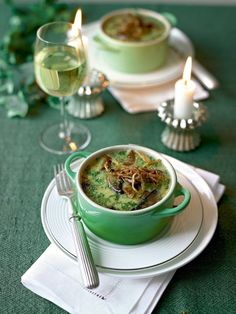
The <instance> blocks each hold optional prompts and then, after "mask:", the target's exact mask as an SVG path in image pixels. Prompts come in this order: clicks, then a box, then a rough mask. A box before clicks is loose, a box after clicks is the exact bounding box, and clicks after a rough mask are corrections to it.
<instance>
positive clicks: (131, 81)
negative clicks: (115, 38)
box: [83, 22, 194, 88]
mask: <svg viewBox="0 0 236 314" xmlns="http://www.w3.org/2000/svg"><path fill="white" fill-rule="evenodd" d="M97 29H98V22H94V23H90V24H87V25H84V26H83V34H84V36H86V37H87V45H88V47H87V48H88V57H89V63H90V66H91V67H94V68H96V69H98V70H100V71H102V72H103V73H104V74H106V76H107V77H108V79H109V80H110V83H111V86H116V87H121V88H140V87H148V86H154V85H161V84H164V83H167V82H170V81H172V80H176V79H177V78H179V77H180V76H181V74H182V72H183V67H184V63H185V61H186V58H187V57H188V56H193V54H194V48H193V45H192V43H191V41H190V39H189V38H188V37H187V36H186V35H185V34H184V33H183V32H182V31H181V30H179V29H178V28H173V29H172V30H171V32H170V39H169V45H170V50H169V54H168V58H167V61H166V63H165V65H163V66H162V67H161V68H160V69H158V70H156V71H153V72H149V73H145V74H127V73H122V72H118V71H116V70H113V69H111V68H109V67H108V66H107V64H106V62H104V61H102V58H101V53H102V52H101V50H99V44H97V43H95V42H94V40H93V37H94V35H95V34H96V32H97ZM178 51H179V52H178Z"/></svg>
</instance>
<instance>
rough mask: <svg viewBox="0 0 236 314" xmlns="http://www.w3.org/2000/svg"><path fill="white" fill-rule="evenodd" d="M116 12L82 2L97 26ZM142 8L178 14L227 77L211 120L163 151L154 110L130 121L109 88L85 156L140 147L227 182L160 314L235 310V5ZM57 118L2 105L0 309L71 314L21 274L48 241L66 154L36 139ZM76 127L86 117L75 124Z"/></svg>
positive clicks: (201, 52) (2, 22)
mask: <svg viewBox="0 0 236 314" xmlns="http://www.w3.org/2000/svg"><path fill="white" fill-rule="evenodd" d="M126 6H130V5H126ZM138 6H139V7H141V5H138ZM119 7H125V5H115V4H109V5H108V4H106V5H95V4H91V5H83V11H84V14H85V17H86V22H90V21H94V20H96V19H97V18H99V17H100V16H102V14H104V13H106V12H108V11H110V10H113V9H115V8H119ZM142 7H146V8H150V9H154V10H159V9H160V10H161V11H169V12H172V13H174V14H175V15H176V16H177V18H178V20H179V23H178V27H179V28H180V29H182V30H183V31H184V32H185V33H186V34H187V35H188V36H189V37H190V38H191V39H192V41H193V43H194V45H195V49H196V55H197V58H198V60H199V61H200V62H202V63H203V64H204V65H205V66H207V67H208V68H209V70H210V71H212V72H213V73H214V74H215V75H216V76H217V78H219V80H220V88H219V89H217V90H215V91H213V92H212V93H211V97H210V98H209V99H208V100H207V101H206V102H205V104H206V105H207V107H208V110H209V118H208V120H207V122H206V123H205V124H204V125H203V126H202V127H201V129H200V132H201V136H202V143H201V146H200V147H199V148H198V149H197V150H195V151H192V152H188V153H177V152H174V151H171V150H169V149H167V148H165V147H164V146H163V144H162V143H161V141H160V134H161V132H162V130H163V127H164V126H163V124H162V123H161V122H160V121H159V119H158V118H157V115H156V113H142V114H137V115H130V114H128V113H126V112H125V111H124V110H123V109H122V108H121V107H120V105H119V103H118V102H117V101H115V100H114V98H113V97H112V96H111V95H110V94H109V93H108V92H106V93H105V95H104V102H105V112H104V114H103V115H102V116H101V117H98V118H96V119H93V120H88V121H82V123H83V124H84V125H86V126H88V127H89V129H90V130H91V132H92V141H91V144H90V145H89V147H88V150H90V151H95V150H97V149H99V148H102V147H104V146H108V145H114V144H121V143H136V144H140V145H146V146H148V147H151V148H153V149H156V150H158V151H160V152H163V153H166V154H169V155H171V156H173V157H175V158H178V159H180V160H182V161H185V162H187V163H191V164H194V165H195V166H198V167H201V168H204V169H207V170H209V171H213V172H216V173H218V174H219V175H220V176H221V181H222V183H224V184H225V185H226V192H225V194H224V196H223V198H222V199H221V201H220V203H219V222H218V227H217V229H216V232H215V235H214V237H213V239H212V241H211V242H210V244H209V245H208V246H207V248H206V249H205V250H204V251H203V252H202V253H201V254H200V256H198V257H197V258H196V259H195V260H194V261H192V262H191V263H189V264H188V265H186V266H184V267H182V268H181V269H179V270H178V271H177V272H176V274H175V276H174V278H173V279H172V281H171V283H170V284H169V286H168V288H167V289H166V291H165V293H164V295H163V296H162V298H161V300H160V302H159V303H158V305H157V306H156V308H155V310H154V313H159V314H169V313H170V314H172V313H173V314H174V313H178V314H180V313H181V312H183V311H186V312H188V313H189V314H195V313H197V314H201V313H202V314H208V313H209V314H210V313H215V314H217V313H227V314H228V313H230V314H231V313H232V314H234V313H236V298H235V292H236V245H235V244H236V195H235V194H236V192H235V188H236V175H235V164H236V145H235V142H236V138H235V124H236V119H235V107H236V58H235V50H236V41H235V33H236V23H235V20H236V7H223V6H222V7H205V6H171V5H168V6H167V5H163V6H159V5H154V4H153V5H142ZM0 15H1V18H0V27H1V32H2V33H3V31H4V30H6V28H7V11H6V10H5V7H4V6H3V5H0ZM58 119H59V114H58V112H57V111H55V110H54V109H51V108H47V107H45V108H44V109H43V110H41V111H40V114H39V115H37V116H33V117H27V118H25V119H20V118H19V119H18V118H14V119H8V118H6V114H5V111H4V110H3V108H0V130H1V132H0V187H1V189H0V195H1V203H0V204H1V211H0V213H1V219H0V245H1V252H0V279H1V285H0V313H4V314H5V313H16V314H21V313H27V314H28V313H29V314H34V313H37V314H39V313H53V314H54V313H57V314H59V313H64V311H63V310H62V309H60V308H58V307H57V306H55V305H54V304H52V303H50V302H48V301H46V300H44V299H42V298H40V297H38V296H36V295H35V294H33V293H32V292H30V291H29V290H27V289H26V288H24V287H23V286H22V285H21V283H20V277H21V275H22V274H23V273H24V272H25V271H26V270H27V269H28V268H29V267H30V266H31V265H32V263H33V262H34V261H35V260H36V259H37V258H38V257H39V256H40V255H41V254H42V253H43V251H44V250H45V249H46V248H47V246H48V245H49V241H48V239H47V237H46V235H45V233H44V231H43V228H42V225H41V220H40V205H41V200H42V196H43V194H44V191H45V189H46V187H47V185H48V184H49V182H50V180H51V179H52V165H53V164H55V163H57V162H58V161H64V159H65V158H64V157H59V156H55V155H51V154H49V153H47V152H45V151H43V150H42V149H41V147H40V146H39V144H38V136H39V133H40V131H41V130H42V129H43V128H44V127H45V126H46V125H48V124H50V123H52V122H56V121H58ZM76 123H81V121H79V120H76ZM94 313H95V314H96V311H95V312H94ZM88 314H90V313H88ZM120 314H125V313H120ZM140 314H142V313H140Z"/></svg>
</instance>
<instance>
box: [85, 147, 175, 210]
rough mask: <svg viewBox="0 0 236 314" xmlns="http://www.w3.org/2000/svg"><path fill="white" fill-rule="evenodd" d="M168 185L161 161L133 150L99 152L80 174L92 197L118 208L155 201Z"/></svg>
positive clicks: (136, 207) (104, 204)
mask: <svg viewBox="0 0 236 314" xmlns="http://www.w3.org/2000/svg"><path fill="white" fill-rule="evenodd" d="M169 186H170V176H169V174H168V171H167V169H166V168H165V166H164V165H163V163H162V161H161V160H159V159H158V160H155V159H153V158H152V157H149V156H148V155H146V154H144V153H141V152H138V151H134V150H130V151H118V152H112V153H110V154H107V155H104V156H100V157H98V158H96V159H95V160H94V161H93V162H91V163H90V164H89V165H88V166H87V167H86V168H85V170H84V172H83V176H82V189H83V191H84V192H85V194H86V195H87V196H88V197H89V198H90V199H91V200H92V201H94V202H95V203H97V204H99V205H101V206H103V207H106V208H109V209H114V210H120V211H132V210H138V209H142V208H145V207H148V206H151V205H153V204H155V203H156V202H158V201H160V200H161V199H162V198H163V197H164V196H165V195H166V193H167V192H168V190H169Z"/></svg>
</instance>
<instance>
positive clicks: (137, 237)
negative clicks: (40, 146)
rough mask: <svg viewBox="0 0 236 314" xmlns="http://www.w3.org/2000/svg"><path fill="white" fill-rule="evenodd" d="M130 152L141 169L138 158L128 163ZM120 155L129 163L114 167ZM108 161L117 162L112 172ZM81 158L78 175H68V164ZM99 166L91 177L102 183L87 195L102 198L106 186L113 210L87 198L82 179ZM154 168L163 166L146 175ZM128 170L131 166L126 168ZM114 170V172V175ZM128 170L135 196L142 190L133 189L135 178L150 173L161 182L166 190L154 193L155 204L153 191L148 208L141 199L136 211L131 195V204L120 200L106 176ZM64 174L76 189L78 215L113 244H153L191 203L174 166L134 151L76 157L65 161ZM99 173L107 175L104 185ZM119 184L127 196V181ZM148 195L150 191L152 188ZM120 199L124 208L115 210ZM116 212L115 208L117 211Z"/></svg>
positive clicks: (141, 150)
mask: <svg viewBox="0 0 236 314" xmlns="http://www.w3.org/2000/svg"><path fill="white" fill-rule="evenodd" d="M130 152H135V154H136V156H141V157H142V158H143V156H144V157H145V158H144V162H143V163H144V165H143V164H142V163H140V160H139V159H138V157H135V158H136V159H135V161H132V160H131V158H130ZM124 154H129V162H127V160H128V159H125V160H126V162H121V163H119V162H117V160H119V159H118V157H119V155H120V156H122V155H124ZM111 156H118V157H116V158H115V159H113V161H114V165H113V166H111V161H110V158H111ZM125 156H126V155H125ZM146 157H147V158H146ZM81 158H83V160H82V161H81V163H80V166H79V168H78V170H77V171H76V172H75V171H73V170H72V169H71V164H72V163H73V161H75V160H77V159H81ZM104 158H105V159H104ZM122 158H123V157H122ZM103 159H104V160H106V161H105V162H104V163H103V164H102V163H101V162H100V161H101V160H103ZM147 160H148V161H147ZM113 161H112V162H113ZM99 162H100V165H102V166H99V168H98V169H96V171H95V173H97V175H98V180H100V181H98V184H96V185H94V186H91V189H90V192H91V195H92V196H94V195H95V196H96V192H97V193H100V192H101V191H102V193H103V190H102V189H103V188H104V186H105V185H107V186H108V194H109V197H108V198H107V201H108V202H110V200H112V198H113V199H114V200H115V201H114V202H113V205H112V206H111V207H108V206H107V207H106V205H104V204H105V203H101V202H100V201H101V200H100V199H99V198H98V201H96V202H95V200H94V199H93V197H91V196H90V195H89V194H88V193H87V190H86V185H88V184H87V183H86V184H85V183H84V180H85V178H87V177H88V173H89V171H90V169H92V167H93V165H96V163H99ZM102 162H103V161H102ZM134 162H135V163H136V164H135V163H134ZM156 162H157V164H160V165H161V167H162V168H161V169H162V170H159V169H158V170H153V168H151V169H148V164H150V165H151V166H150V167H154V166H152V164H154V163H156ZM132 163H133V164H132ZM130 164H131V166H129V165H130ZM116 165H118V166H116ZM124 165H125V166H124ZM109 167H110V168H109ZM113 167H114V168H115V167H117V169H118V170H116V169H114V168H113ZM130 167H133V168H132V169H135V173H134V174H133V175H132V179H134V180H132V182H131V183H130V186H132V187H133V189H134V191H137V189H139V188H140V184H139V186H138V185H137V184H136V183H138V182H136V183H135V176H136V173H143V172H144V173H150V175H151V176H153V173H154V174H156V175H158V178H164V179H163V183H164V184H165V186H164V187H165V188H164V189H163V188H162V185H160V187H158V188H157V190H158V193H157V195H158V198H157V199H156V200H155V199H153V200H152V202H150V200H151V198H149V199H148V196H149V195H151V194H152V192H153V191H152V192H150V193H149V194H148V196H147V197H146V201H147V200H148V202H149V203H147V204H146V205H143V206H139V205H140V204H141V203H142V202H143V200H144V199H145V197H142V198H141V202H140V201H139V200H138V201H137V202H138V206H136V205H133V204H132V202H135V201H136V199H135V193H136V192H134V191H133V190H132V189H131V193H133V195H131V198H130V202H127V195H124V191H121V190H118V189H117V185H116V186H115V189H114V184H113V185H112V184H111V182H110V181H109V180H110V179H109V176H110V175H112V176H113V177H114V173H115V171H118V172H119V175H120V173H124V169H125V171H126V173H127V171H128V172H130V171H131V170H130ZM127 169H128V170H127ZM137 169H138V170H137ZM65 170H66V172H67V174H68V175H69V176H70V178H71V179H72V180H73V182H74V183H75V186H76V190H77V198H78V207H79V208H78V214H79V216H80V217H81V219H82V221H83V222H84V224H85V225H86V226H87V227H88V228H89V229H90V231H92V232H93V233H94V234H96V235H97V236H99V237H101V238H102V239H105V240H107V241H111V242H114V243H119V244H138V243H142V242H145V241H148V240H150V239H152V238H153V237H155V236H157V235H158V234H160V233H161V232H162V231H163V229H164V228H165V227H167V226H168V224H169V223H170V222H171V220H172V218H173V217H174V216H175V215H177V214H179V213H180V212H181V211H183V210H184V209H185V208H186V206H187V205H188V203H189V201H190V193H189V191H188V190H186V189H185V188H184V187H182V186H181V185H180V184H179V183H178V182H177V177H176V173H175V170H174V168H173V167H172V165H171V164H170V163H169V162H168V161H167V160H166V159H165V158H163V157H162V155H161V154H159V153H158V152H156V151H154V150H152V149H149V148H146V147H142V146H138V145H131V144H130V145H116V146H110V147H106V148H103V149H100V150H98V151H96V152H94V153H92V154H88V153H86V152H75V153H73V154H72V155H70V156H69V157H68V158H67V160H66V162H65ZM106 171H108V172H106ZM103 172H104V173H105V178H106V179H105V181H104V182H102V181H101V179H102V176H103ZM163 174H164V175H163ZM145 175H146V174H145ZM137 176H138V175H137ZM158 180H159V179H158ZM149 181H150V178H149V179H148V180H147V182H148V183H147V184H146V185H147V187H150V182H149ZM160 182H161V181H160ZM121 184H122V186H123V190H125V188H126V190H127V188H129V189H130V186H128V187H127V186H126V187H124V185H125V184H126V182H125V176H124V177H122V181H121ZM135 184H136V186H135ZM140 189H141V188H140ZM151 189H153V188H152V187H151ZM165 189H166V190H165ZM114 190H115V191H114ZM159 191H163V192H159ZM112 193H113V194H112ZM125 193H126V191H125ZM145 193H146V192H145ZM100 194H101V193H100ZM88 195H89V196H88ZM102 195H103V194H102ZM180 195H182V196H183V198H182V200H181V202H180V203H179V204H178V205H177V206H173V204H174V200H175V198H176V197H177V196H180ZM129 196H130V195H128V197H129ZM119 199H122V202H127V203H126V204H125V207H124V206H123V205H122V206H123V207H122V206H121V208H119V203H118V202H119ZM102 202H103V200H102ZM122 204H123V203H122ZM129 204H132V205H131V207H130V208H128V206H129ZM116 206H118V207H117V208H116ZM145 206H147V207H145ZM126 207H127V208H126ZM111 208H112V209H111Z"/></svg>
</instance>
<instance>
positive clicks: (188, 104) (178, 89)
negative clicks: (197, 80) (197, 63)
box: [174, 57, 195, 119]
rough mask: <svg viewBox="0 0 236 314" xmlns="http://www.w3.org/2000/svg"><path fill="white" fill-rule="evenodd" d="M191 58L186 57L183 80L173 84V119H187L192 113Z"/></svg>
mask: <svg viewBox="0 0 236 314" xmlns="http://www.w3.org/2000/svg"><path fill="white" fill-rule="evenodd" d="M191 68H192V58H191V57H188V59H187V61H186V64H185V67H184V72H183V78H182V79H181V80H178V81H177V82H176V83H175V100H174V117H175V118H177V119H189V118H191V116H192V112H193V95H194V91H195V84H194V82H193V81H192V80H191Z"/></svg>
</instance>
